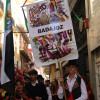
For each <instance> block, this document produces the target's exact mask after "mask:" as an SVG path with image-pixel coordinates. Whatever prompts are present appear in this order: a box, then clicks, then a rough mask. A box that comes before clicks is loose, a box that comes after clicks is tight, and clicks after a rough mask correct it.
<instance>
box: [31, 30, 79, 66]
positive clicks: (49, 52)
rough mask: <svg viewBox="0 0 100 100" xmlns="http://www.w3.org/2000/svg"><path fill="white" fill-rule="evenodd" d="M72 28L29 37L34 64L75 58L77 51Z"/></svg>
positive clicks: (46, 63)
mask: <svg viewBox="0 0 100 100" xmlns="http://www.w3.org/2000/svg"><path fill="white" fill-rule="evenodd" d="M73 35H74V34H73V31H72V29H69V30H66V31H63V32H59V33H55V34H48V35H43V36H37V37H33V38H31V44H32V49H33V54H34V58H35V63H36V65H48V64H52V63H55V62H57V61H64V60H70V59H72V58H74V59H77V58H78V53H77V48H76V43H75V40H74V38H73Z"/></svg>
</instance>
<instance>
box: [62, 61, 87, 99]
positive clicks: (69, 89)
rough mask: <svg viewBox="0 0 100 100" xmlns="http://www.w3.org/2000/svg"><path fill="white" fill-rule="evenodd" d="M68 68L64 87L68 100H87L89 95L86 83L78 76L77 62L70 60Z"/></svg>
mask: <svg viewBox="0 0 100 100" xmlns="http://www.w3.org/2000/svg"><path fill="white" fill-rule="evenodd" d="M66 66H67V70H68V75H67V76H66V77H65V79H64V85H65V92H66V96H67V100H87V99H88V95H87V89H86V85H85V82H84V80H83V79H82V78H81V77H80V76H78V75H77V74H76V71H77V63H76V60H70V61H69V62H68V64H67V65H66Z"/></svg>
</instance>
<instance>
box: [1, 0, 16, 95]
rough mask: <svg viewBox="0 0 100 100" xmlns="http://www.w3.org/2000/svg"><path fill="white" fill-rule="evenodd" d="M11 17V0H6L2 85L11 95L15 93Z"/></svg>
mask: <svg viewBox="0 0 100 100" xmlns="http://www.w3.org/2000/svg"><path fill="white" fill-rule="evenodd" d="M11 18H12V17H11V1H10V0H6V13H5V33H4V45H3V46H4V47H3V54H2V66H1V86H2V88H3V89H4V90H5V91H6V92H7V93H9V95H14V89H15V86H14V77H15V73H14V46H13V32H12V20H11Z"/></svg>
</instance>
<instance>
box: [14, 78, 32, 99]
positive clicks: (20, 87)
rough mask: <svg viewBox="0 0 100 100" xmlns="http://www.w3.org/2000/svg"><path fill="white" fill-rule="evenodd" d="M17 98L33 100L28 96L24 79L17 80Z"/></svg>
mask: <svg viewBox="0 0 100 100" xmlns="http://www.w3.org/2000/svg"><path fill="white" fill-rule="evenodd" d="M15 94H16V100H33V99H31V98H29V97H28V95H27V92H26V91H25V90H24V82H23V80H20V79H17V80H16V88H15Z"/></svg>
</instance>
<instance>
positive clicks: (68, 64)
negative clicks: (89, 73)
mask: <svg viewBox="0 0 100 100" xmlns="http://www.w3.org/2000/svg"><path fill="white" fill-rule="evenodd" d="M70 65H75V66H76V67H77V61H76V60H70V61H69V62H68V63H67V64H66V66H67V67H69V66H70Z"/></svg>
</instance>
